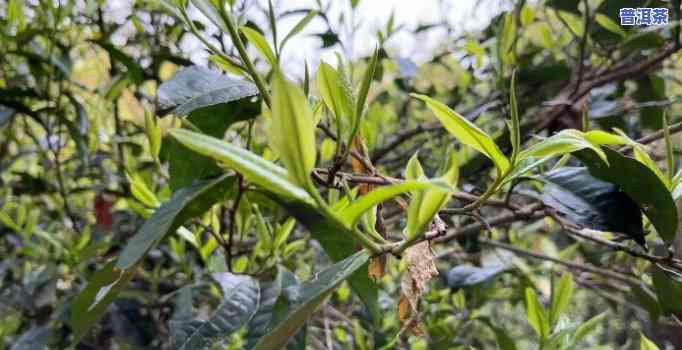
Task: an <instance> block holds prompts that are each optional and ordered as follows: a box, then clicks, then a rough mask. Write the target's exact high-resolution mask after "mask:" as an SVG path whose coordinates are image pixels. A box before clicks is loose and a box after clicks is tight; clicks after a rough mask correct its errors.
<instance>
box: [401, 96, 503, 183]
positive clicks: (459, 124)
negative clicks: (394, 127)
mask: <svg viewBox="0 0 682 350" xmlns="http://www.w3.org/2000/svg"><path fill="white" fill-rule="evenodd" d="M412 97H414V98H417V99H419V100H421V101H423V102H425V103H426V105H427V106H428V107H429V109H431V111H432V112H433V113H434V114H435V115H436V117H437V118H438V119H439V120H440V122H441V123H442V124H443V126H444V127H445V129H447V130H448V131H449V132H450V133H451V134H452V135H453V136H455V137H456V138H457V139H458V140H459V141H460V142H461V143H463V144H465V145H467V146H470V147H473V148H474V149H476V150H477V151H479V152H481V153H483V154H484V155H485V156H486V157H488V158H490V159H491V160H492V161H493V163H495V167H496V168H497V170H498V172H499V173H500V174H504V173H505V172H506V171H507V170H508V169H509V167H510V163H509V159H507V157H505V155H504V153H502V151H500V148H499V147H497V144H495V141H493V139H492V138H491V137H490V136H489V135H488V134H486V133H485V132H484V131H483V130H481V129H479V128H478V127H477V126H476V125H474V124H473V123H472V122H470V121H469V120H467V119H466V118H464V117H463V116H461V115H460V114H459V113H457V112H455V111H453V110H452V109H450V108H449V107H448V106H446V105H445V104H443V103H441V102H438V101H436V100H434V99H432V98H430V97H428V96H425V95H419V94H412Z"/></svg>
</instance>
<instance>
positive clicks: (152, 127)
mask: <svg viewBox="0 0 682 350" xmlns="http://www.w3.org/2000/svg"><path fill="white" fill-rule="evenodd" d="M144 128H145V132H146V134H147V141H148V142H149V151H150V152H151V154H152V157H153V158H154V159H155V160H156V159H159V152H160V151H161V128H160V127H159V125H158V123H157V122H156V119H155V118H154V115H153V114H151V113H150V112H149V111H145V112H144Z"/></svg>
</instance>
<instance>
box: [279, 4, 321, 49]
mask: <svg viewBox="0 0 682 350" xmlns="http://www.w3.org/2000/svg"><path fill="white" fill-rule="evenodd" d="M317 13H318V12H317V11H315V10H312V11H310V12H308V14H307V15H305V17H303V18H302V19H301V20H300V21H298V23H296V25H295V26H294V28H292V29H291V31H290V32H289V33H288V34H287V36H285V37H284V40H282V43H281V44H280V45H279V49H280V51H281V50H282V49H283V48H284V45H286V43H287V42H288V41H289V39H291V38H293V37H294V36H295V35H296V34H298V33H300V32H301V31H302V30H303V29H304V28H305V27H306V26H307V25H308V23H310V21H312V20H313V18H315V16H317Z"/></svg>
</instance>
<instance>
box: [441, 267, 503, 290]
mask: <svg viewBox="0 0 682 350" xmlns="http://www.w3.org/2000/svg"><path fill="white" fill-rule="evenodd" d="M508 269H509V266H504V265H491V266H484V267H476V266H470V265H459V266H455V267H454V268H452V269H451V270H450V271H448V273H447V275H446V280H447V283H448V287H450V288H452V289H455V290H456V289H459V288H464V287H471V286H475V285H478V284H481V283H485V282H487V281H490V280H491V279H493V278H494V277H495V276H497V275H499V274H500V273H502V272H504V271H506V270H508Z"/></svg>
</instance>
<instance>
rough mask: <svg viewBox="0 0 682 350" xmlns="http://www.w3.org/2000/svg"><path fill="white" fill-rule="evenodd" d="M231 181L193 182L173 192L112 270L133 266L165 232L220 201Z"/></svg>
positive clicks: (225, 178) (127, 246)
mask: <svg viewBox="0 0 682 350" xmlns="http://www.w3.org/2000/svg"><path fill="white" fill-rule="evenodd" d="M233 181H234V177H233V176H228V175H223V176H221V177H219V178H217V179H212V180H202V181H197V182H195V183H194V184H193V185H192V186H190V187H186V188H183V189H181V190H179V191H177V192H175V193H174V194H173V197H171V199H170V200H169V201H168V202H166V203H164V204H163V205H161V207H159V209H158V210H157V211H156V212H155V213H154V215H152V217H151V218H150V219H149V220H147V222H145V223H144V225H142V228H140V230H139V231H137V233H136V234H135V236H133V238H132V239H131V240H130V241H129V242H128V244H127V245H126V246H125V248H123V251H122V252H121V255H120V256H119V258H118V261H117V263H116V267H117V268H119V269H122V270H126V269H129V268H131V267H132V266H134V265H135V264H137V263H138V262H139V261H140V259H142V258H143V257H144V256H145V255H146V254H147V252H148V251H149V250H150V249H152V248H153V247H154V246H156V245H157V244H158V243H159V242H160V241H161V240H162V239H163V238H164V237H165V236H166V234H167V233H168V232H173V231H175V230H176V229H177V228H178V227H180V226H181V225H182V224H183V223H184V222H185V221H187V220H188V219H189V218H192V217H194V216H197V215H200V214H202V213H203V212H205V211H206V210H208V209H209V208H210V207H211V206H213V205H214V204H215V203H217V202H219V201H221V200H223V198H224V196H225V193H226V192H227V190H228V189H229V188H230V187H231V186H230V184H231V183H232V182H233Z"/></svg>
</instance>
